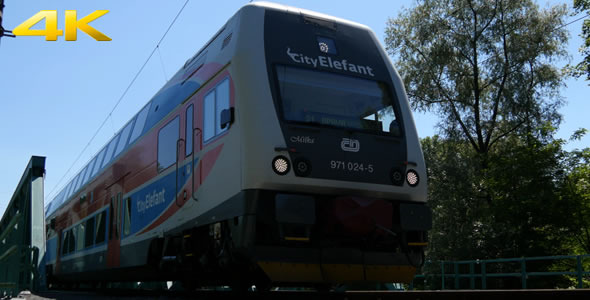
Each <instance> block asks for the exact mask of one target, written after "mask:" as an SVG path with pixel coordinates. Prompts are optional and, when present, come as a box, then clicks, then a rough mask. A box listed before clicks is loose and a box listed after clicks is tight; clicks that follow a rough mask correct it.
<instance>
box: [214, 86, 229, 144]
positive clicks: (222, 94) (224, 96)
mask: <svg viewBox="0 0 590 300" xmlns="http://www.w3.org/2000/svg"><path fill="white" fill-rule="evenodd" d="M215 91H216V93H215V96H216V99H215V134H216V135H217V134H220V133H222V132H224V131H226V130H227V129H228V128H229V126H228V127H225V128H223V129H222V128H221V112H222V111H223V110H224V109H228V108H229V79H227V78H226V79H224V80H223V81H222V82H221V83H220V84H219V85H218V86H217V88H216V89H215Z"/></svg>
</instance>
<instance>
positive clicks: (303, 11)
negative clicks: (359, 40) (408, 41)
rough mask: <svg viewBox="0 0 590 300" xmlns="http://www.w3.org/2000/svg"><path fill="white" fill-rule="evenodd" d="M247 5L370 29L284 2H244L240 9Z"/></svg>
mask: <svg viewBox="0 0 590 300" xmlns="http://www.w3.org/2000/svg"><path fill="white" fill-rule="evenodd" d="M248 6H256V7H261V8H265V9H274V10H280V11H284V12H290V13H293V14H303V15H306V16H310V17H315V18H318V19H324V20H329V21H333V22H337V23H343V24H347V25H350V26H355V27H360V28H363V29H366V30H371V29H370V28H369V27H368V26H367V25H364V24H361V23H357V22H354V21H350V20H346V19H342V18H338V17H334V16H331V15H327V14H323V13H320V12H316V11H313V10H308V9H304V8H299V7H294V6H289V5H284V4H279V3H274V2H267V1H256V2H250V3H248V4H245V5H244V6H243V7H242V9H243V8H244V7H248Z"/></svg>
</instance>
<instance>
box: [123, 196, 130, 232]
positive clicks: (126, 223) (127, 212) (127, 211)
mask: <svg viewBox="0 0 590 300" xmlns="http://www.w3.org/2000/svg"><path fill="white" fill-rule="evenodd" d="M123 209H124V210H125V212H124V214H123V217H124V218H125V221H123V234H124V235H129V232H130V231H131V198H130V197H128V198H127V199H125V202H124V204H123Z"/></svg>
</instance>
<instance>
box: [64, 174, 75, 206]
mask: <svg viewBox="0 0 590 300" xmlns="http://www.w3.org/2000/svg"><path fill="white" fill-rule="evenodd" d="M73 181H74V180H72V181H70V183H68V187H67V188H66V189H67V192H66V195H65V196H64V200H63V202H65V201H66V200H68V198H70V194H71V193H72V188H73V185H74V182H73ZM63 202H62V203H63Z"/></svg>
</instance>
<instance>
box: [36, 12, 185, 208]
mask: <svg viewBox="0 0 590 300" xmlns="http://www.w3.org/2000/svg"><path fill="white" fill-rule="evenodd" d="M188 1H189V0H186V2H184V5H182V7H181V8H180V10H179V11H178V13H177V14H176V16H175V17H174V19H173V20H172V22H171V23H170V25H169V26H168V29H166V32H164V34H163V35H162V37H161V38H160V40H159V41H158V43H157V44H156V46H155V47H154V49H153V50H152V52H151V53H150V55H149V56H148V58H147V59H146V60H145V62H144V63H143V65H142V66H141V68H139V70H138V71H137V73H136V74H135V76H134V77H133V79H132V80H131V82H130V83H129V85H128V86H127V88H126V89H125V91H123V94H121V96H120V97H119V99H118V100H117V103H115V106H113V109H111V111H110V112H109V114H108V115H107V116H106V118H105V119H104V120H103V121H102V123H101V124H100V126H99V127H98V129H97V130H96V132H95V133H94V135H93V136H92V138H91V139H90V141H88V144H86V146H85V147H84V149H82V151H81V152H80V154H78V157H76V160H74V162H73V163H72V165H71V166H70V168H68V170H67V171H66V173H65V174H64V175H63V176H62V177H61V179H60V180H59V181H58V182H57V183H56V184H55V186H54V187H53V189H52V190H51V192H49V194H47V198H50V195H51V194H53V192H54V191H55V189H56V188H57V187H58V186H59V184H60V183H61V182H62V180H63V179H64V178H65V177H66V175H68V173H69V172H70V171H71V170H72V168H73V167H74V165H76V163H77V162H78V160H79V159H80V157H82V154H84V152H85V151H86V149H88V147H89V146H90V144H91V143H92V141H93V140H94V138H96V136H97V135H98V133H99V132H100V130H101V129H102V128H103V127H104V125H105V124H106V122H107V121H108V120H109V118H111V117H112V115H113V112H114V111H115V109H117V106H119V104H120V103H121V101H122V100H123V98H124V97H125V95H127V92H128V91H129V89H130V88H131V86H133V84H134V83H135V80H137V78H138V77H139V75H140V74H141V72H142V71H143V69H144V68H145V66H146V65H147V63H148V62H149V61H150V59H151V58H152V56H153V55H154V53H155V52H156V50H157V49H158V47H159V46H160V44H161V43H162V41H163V40H164V38H165V37H166V35H167V34H168V32H169V31H170V29H171V28H172V25H174V23H175V22H176V20H177V19H178V17H179V16H180V14H181V13H182V11H183V10H184V8H185V7H186V5H187V4H188Z"/></svg>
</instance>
